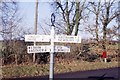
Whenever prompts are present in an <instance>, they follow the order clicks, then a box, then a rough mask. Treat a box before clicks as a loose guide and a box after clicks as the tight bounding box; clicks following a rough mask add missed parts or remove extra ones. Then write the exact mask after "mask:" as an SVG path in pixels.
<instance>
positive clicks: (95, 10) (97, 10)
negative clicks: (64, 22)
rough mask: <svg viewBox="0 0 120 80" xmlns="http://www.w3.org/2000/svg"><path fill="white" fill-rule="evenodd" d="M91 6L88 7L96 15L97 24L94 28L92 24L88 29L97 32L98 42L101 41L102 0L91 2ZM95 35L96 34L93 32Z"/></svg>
mask: <svg viewBox="0 0 120 80" xmlns="http://www.w3.org/2000/svg"><path fill="white" fill-rule="evenodd" d="M89 4H90V6H89V7H88V8H87V9H88V10H89V11H90V12H92V13H93V14H94V15H95V25H94V26H93V28H91V26H88V31H89V32H91V31H92V33H95V39H96V41H97V44H98V42H99V26H100V25H99V14H100V10H101V0H99V1H98V2H89ZM93 35H94V34H93Z"/></svg>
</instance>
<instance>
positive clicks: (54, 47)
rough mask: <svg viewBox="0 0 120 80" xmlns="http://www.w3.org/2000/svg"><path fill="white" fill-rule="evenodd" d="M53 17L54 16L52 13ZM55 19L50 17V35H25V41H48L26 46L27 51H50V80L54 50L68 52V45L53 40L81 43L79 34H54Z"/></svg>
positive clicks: (52, 71)
mask: <svg viewBox="0 0 120 80" xmlns="http://www.w3.org/2000/svg"><path fill="white" fill-rule="evenodd" d="M52 17H53V18H54V16H53V15H52ZM54 21H55V19H51V22H52V29H51V34H50V35H25V41H26V42H49V43H50V45H41V46H37V45H36V46H34V45H33V46H28V47H27V52H28V53H44V52H50V74H49V78H50V80H51V79H53V74H54V52H70V47H69V46H60V45H54V43H55V42H59V43H81V37H80V36H68V35H55V29H54Z"/></svg>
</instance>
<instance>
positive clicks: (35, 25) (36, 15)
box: [33, 0, 38, 63]
mask: <svg viewBox="0 0 120 80" xmlns="http://www.w3.org/2000/svg"><path fill="white" fill-rule="evenodd" d="M37 22H38V0H36V10H35V22H34V34H35V35H36V34H37ZM34 46H36V42H35V41H34ZM35 60H36V56H35V53H34V54H33V62H34V63H35Z"/></svg>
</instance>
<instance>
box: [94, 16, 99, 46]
mask: <svg viewBox="0 0 120 80" xmlns="http://www.w3.org/2000/svg"><path fill="white" fill-rule="evenodd" d="M98 25H99V24H98V14H96V26H95V33H96V41H97V45H98V43H99V35H98Z"/></svg>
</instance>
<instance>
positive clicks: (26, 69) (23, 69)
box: [2, 60, 118, 78]
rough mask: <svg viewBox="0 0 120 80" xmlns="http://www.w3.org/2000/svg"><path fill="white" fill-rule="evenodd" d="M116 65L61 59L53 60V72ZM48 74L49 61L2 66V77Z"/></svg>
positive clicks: (115, 65)
mask: <svg viewBox="0 0 120 80" xmlns="http://www.w3.org/2000/svg"><path fill="white" fill-rule="evenodd" d="M111 67H118V62H109V63H104V62H85V61H78V60H74V61H66V60H61V61H59V62H55V65H54V72H55V74H58V73H65V72H74V71H85V70H95V69H103V68H111ZM42 75H49V63H48V64H39V65H35V64H30V65H18V66H15V65H12V66H3V67H2V77H3V78H12V77H25V76H42Z"/></svg>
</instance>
